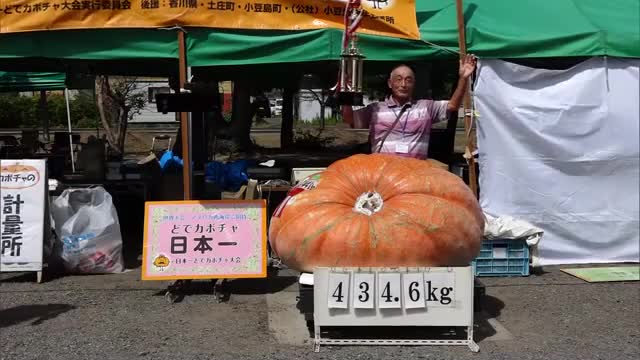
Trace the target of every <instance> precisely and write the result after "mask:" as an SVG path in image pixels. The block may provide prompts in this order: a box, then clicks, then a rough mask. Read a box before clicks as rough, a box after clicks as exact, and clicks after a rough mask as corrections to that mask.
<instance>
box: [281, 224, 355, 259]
mask: <svg viewBox="0 0 640 360" xmlns="http://www.w3.org/2000/svg"><path fill="white" fill-rule="evenodd" d="M355 215H357V214H351V215H349V216H343V217H340V218H338V219H336V220H335V221H334V222H332V223H330V224H327V225H325V226H323V227H321V228H320V229H318V230H316V231H315V232H314V233H312V234H311V235H308V236H306V237H304V238H303V239H302V241H301V242H300V246H298V247H295V248H294V249H293V252H292V256H293V255H295V254H296V252H297V251H296V250H297V249H298V248H300V249H301V250H302V251H304V250H305V248H306V247H307V243H308V242H309V240H312V239H316V238H318V236H320V235H322V233H324V232H325V231H327V230H330V229H331V228H333V227H335V226H336V225H338V224H340V223H341V222H342V221H345V220H348V219H351V218H353V217H354V216H355Z"/></svg>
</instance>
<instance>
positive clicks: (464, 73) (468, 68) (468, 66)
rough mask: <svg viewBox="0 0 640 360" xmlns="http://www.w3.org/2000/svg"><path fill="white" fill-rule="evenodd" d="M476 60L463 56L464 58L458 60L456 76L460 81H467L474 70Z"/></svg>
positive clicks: (470, 56) (471, 56) (469, 56)
mask: <svg viewBox="0 0 640 360" xmlns="http://www.w3.org/2000/svg"><path fill="white" fill-rule="evenodd" d="M476 63H477V59H476V57H475V56H473V55H469V54H467V55H465V56H464V58H462V59H460V70H458V75H460V77H461V78H462V79H468V78H469V76H471V74H473V72H474V71H475V69H476Z"/></svg>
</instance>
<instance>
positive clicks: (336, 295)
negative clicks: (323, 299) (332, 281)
mask: <svg viewBox="0 0 640 360" xmlns="http://www.w3.org/2000/svg"><path fill="white" fill-rule="evenodd" d="M332 296H333V297H334V298H336V302H342V298H343V297H344V295H342V283H339V284H338V287H337V288H336V291H334V292H333V295H332Z"/></svg>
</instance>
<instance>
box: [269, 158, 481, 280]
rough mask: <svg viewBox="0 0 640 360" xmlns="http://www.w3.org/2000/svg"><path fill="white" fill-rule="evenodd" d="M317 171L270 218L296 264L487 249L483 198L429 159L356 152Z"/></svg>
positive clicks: (283, 255) (449, 257)
mask: <svg viewBox="0 0 640 360" xmlns="http://www.w3.org/2000/svg"><path fill="white" fill-rule="evenodd" d="M313 179H316V180H317V184H315V183H313V181H311V183H312V185H311V186H308V185H309V182H307V183H303V185H302V187H299V188H298V189H295V190H293V191H292V192H290V194H289V195H290V196H288V197H287V198H286V199H285V200H284V201H283V203H281V204H280V206H279V208H278V209H276V211H275V212H274V214H273V216H272V218H271V223H270V227H269V242H270V244H271V246H272V248H273V250H274V251H275V253H276V254H277V255H278V256H279V257H280V259H281V260H282V262H283V263H285V264H286V265H288V266H289V267H290V268H293V269H297V270H300V271H306V272H312V271H313V268H314V267H315V266H354V267H357V266H372V267H395V266H467V265H469V263H470V262H471V260H473V258H475V257H476V256H477V255H478V252H479V251H480V243H481V241H482V235H483V231H484V216H483V214H482V211H481V209H480V206H479V204H478V202H477V200H476V198H475V197H474V196H473V193H472V192H471V191H470V190H469V188H468V187H467V185H466V184H465V183H464V182H463V181H462V180H461V179H460V178H459V177H457V176H455V175H453V174H451V173H449V172H447V171H446V170H442V169H440V168H437V167H436V166H434V165H432V164H430V163H429V162H427V161H422V160H415V159H408V158H401V157H399V156H396V155H388V154H372V155H354V156H351V157H349V158H346V159H343V160H339V161H337V162H335V163H333V164H332V165H331V166H329V167H328V168H327V169H326V170H325V171H323V172H322V173H321V174H319V175H317V176H315V177H312V180H313ZM318 179H319V180H318ZM314 186H315V187H314ZM304 188H306V189H304Z"/></svg>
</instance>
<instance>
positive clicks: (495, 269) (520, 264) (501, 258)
mask: <svg viewBox="0 0 640 360" xmlns="http://www.w3.org/2000/svg"><path fill="white" fill-rule="evenodd" d="M472 266H473V272H474V274H475V276H495V277H498V276H529V246H528V245H527V242H526V240H524V239H513V240H512V239H507V240H499V239H496V240H483V241H482V247H481V249H480V255H478V257H476V258H475V259H474V260H473V261H472Z"/></svg>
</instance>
